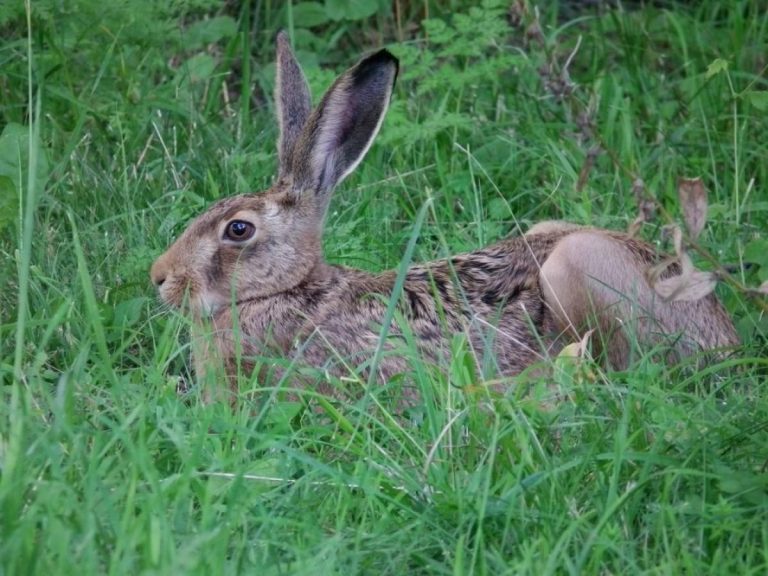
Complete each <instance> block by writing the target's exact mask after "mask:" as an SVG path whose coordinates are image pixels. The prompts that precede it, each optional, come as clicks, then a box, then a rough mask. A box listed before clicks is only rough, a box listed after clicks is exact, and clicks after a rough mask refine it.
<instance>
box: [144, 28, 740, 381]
mask: <svg viewBox="0 0 768 576" xmlns="http://www.w3.org/2000/svg"><path fill="white" fill-rule="evenodd" d="M397 73H398V61H397V59H396V58H395V57H394V56H392V55H391V54H390V53H389V52H387V51H386V50H381V51H379V52H376V53H375V54H372V55H370V56H367V57H365V58H363V59H362V60H360V61H359V62H358V63H357V64H356V65H354V66H353V67H352V68H350V69H349V70H347V71H346V72H344V73H343V74H342V75H341V76H340V77H339V78H338V79H337V80H336V81H335V82H334V83H333V85H332V86H331V87H330V89H329V90H328V91H327V92H326V94H325V95H324V96H323V99H322V101H321V102H320V104H319V105H318V106H317V108H316V109H315V110H314V111H313V110H312V107H311V99H310V95H309V87H308V85H307V82H306V80H305V78H304V75H303V73H302V70H301V68H300V67H299V64H298V62H297V61H296V59H295V57H294V55H293V53H292V51H291V47H290V45H289V42H288V39H287V37H286V35H285V34H284V33H280V34H278V36H277V82H276V91H275V92H276V94H275V100H276V104H277V115H278V121H279V126H280V140H279V144H278V152H279V172H278V175H277V179H276V181H275V183H274V185H273V186H272V187H271V188H270V189H269V190H266V191H265V192H262V193H258V194H245V195H240V196H235V197H232V198H227V199H225V200H221V201H219V202H217V203H215V204H214V205H213V206H211V207H210V208H209V209H208V211H207V212H205V213H204V214H202V215H201V216H199V217H198V218H196V219H195V220H194V221H193V222H192V223H191V224H190V225H189V227H188V228H187V229H186V230H185V231H184V232H183V233H182V235H181V236H180V237H179V238H178V239H177V240H176V242H175V243H174V244H173V245H172V246H171V247H170V248H169V249H168V251H167V252H165V254H163V255H162V256H160V257H159V258H158V259H157V261H156V262H155V263H154V265H153V266H152V271H151V277H152V281H153V282H154V284H155V285H156V286H157V288H158V290H159V292H160V296H161V298H162V299H163V300H164V301H165V302H167V303H169V304H172V305H175V306H181V305H182V304H183V303H185V302H186V303H187V305H188V307H189V309H190V311H191V313H192V317H193V318H194V319H195V323H196V324H193V325H200V324H205V325H207V326H210V327H212V336H211V338H210V340H209V341H207V342H206V343H205V344H204V345H199V346H197V347H196V348H193V355H194V356H195V358H194V360H195V369H196V370H197V371H198V373H205V371H206V370H207V369H208V366H209V363H210V364H212V363H214V362H218V363H222V364H223V365H224V367H225V369H226V370H227V371H228V373H229V374H230V375H231V374H233V373H234V372H236V371H237V369H238V368H237V363H238V361H236V359H237V358H239V359H240V360H239V362H240V364H239V365H240V369H241V370H242V369H243V368H245V370H246V371H247V370H252V369H253V366H254V365H255V364H254V360H253V359H254V358H265V357H270V356H271V357H273V358H274V357H283V358H286V359H290V360H293V361H297V362H300V363H302V364H303V365H308V366H313V367H316V368H320V369H321V370H323V371H327V372H330V373H336V374H344V373H349V372H348V371H349V370H358V371H359V373H360V374H366V375H367V376H368V377H373V378H374V379H377V380H379V381H386V380H387V379H388V378H389V377H391V376H392V375H395V374H397V373H400V372H403V371H404V370H406V368H407V364H406V361H405V360H404V358H403V356H402V355H398V354H397V353H396V351H397V342H396V341H397V340H398V339H400V340H402V339H404V338H406V337H407V338H410V339H412V341H415V342H416V344H417V346H418V348H419V351H420V352H422V353H424V354H425V355H427V357H430V358H434V359H435V360H439V359H440V358H442V357H445V356H447V355H448V354H450V350H451V341H452V339H453V338H454V337H455V335H456V334H463V335H464V336H465V337H466V339H467V342H468V344H469V346H471V349H472V350H473V351H474V352H475V354H476V355H477V356H478V357H480V358H485V359H488V358H490V359H491V361H492V366H493V369H494V370H495V372H496V374H497V375H502V376H509V375H515V374H517V373H519V372H520V371H522V370H523V369H525V368H526V367H528V366H530V365H532V364H534V363H536V362H537V361H539V360H541V359H542V358H546V357H547V356H548V355H551V354H555V353H557V352H558V350H560V349H561V348H562V347H563V345H565V344H567V343H569V342H573V341H576V340H578V339H579V338H580V335H581V334H583V333H584V331H585V329H586V328H587V327H588V326H590V325H591V326H592V327H596V328H599V330H600V332H599V333H600V334H601V336H600V337H596V338H594V339H593V340H594V341H595V343H596V345H597V346H599V347H600V348H601V349H602V352H603V353H604V355H605V357H606V359H607V362H608V363H609V364H610V365H612V366H614V367H623V366H626V364H627V362H628V360H629V355H630V350H631V347H632V344H633V343H639V344H641V345H642V344H647V345H655V344H660V343H662V340H664V342H663V344H664V347H665V348H664V350H665V351H666V350H669V353H668V354H667V356H668V357H669V356H670V355H671V356H674V357H680V356H685V355H690V354H693V353H695V352H697V351H701V350H711V349H718V348H725V347H729V346H733V345H735V344H737V342H738V339H737V336H736V333H735V330H734V327H733V324H732V322H731V320H730V318H729V316H728V315H727V313H726V312H725V310H724V309H723V307H722V306H721V305H720V303H719V302H718V300H717V299H716V298H715V297H714V296H713V295H709V296H706V297H704V298H702V299H700V300H698V301H693V302H688V301H685V302H664V301H662V300H661V299H660V298H658V297H656V295H655V293H654V291H653V289H652V288H651V286H650V285H649V283H648V281H647V280H646V277H645V274H644V271H645V269H647V268H648V266H649V265H650V264H652V263H654V262H656V260H657V254H656V253H655V251H654V249H653V248H652V247H651V246H649V245H648V244H646V243H643V242H642V241H639V240H635V239H632V238H630V237H629V236H627V235H626V234H622V233H619V232H611V231H607V230H600V229H594V228H586V227H580V226H577V225H573V224H567V223H563V222H543V223H540V224H537V225H536V226H534V227H533V228H532V229H530V230H529V231H528V232H527V233H526V234H525V235H522V236H517V237H511V238H507V239H505V240H501V241H500V242H498V243H496V244H493V245H491V246H488V247H485V248H482V249H480V250H477V251H475V252H470V253H468V254H461V255H458V256H453V257H450V258H446V259H444V260H438V261H435V262H429V263H425V264H419V265H414V266H412V267H411V268H410V269H409V270H408V271H407V273H406V275H405V279H404V283H403V285H402V291H401V293H400V294H399V295H397V298H398V317H399V318H401V319H402V318H404V319H405V321H400V322H394V321H393V322H392V323H391V326H389V327H387V330H386V332H387V334H388V336H389V339H388V340H385V342H386V344H385V345H384V346H383V350H384V354H382V355H381V358H380V359H379V361H378V362H377V363H376V366H375V370H376V372H375V373H373V374H372V373H371V372H370V366H369V364H367V362H369V361H370V358H371V354H372V351H373V350H374V349H376V348H377V346H379V342H380V336H381V334H382V322H383V319H384V318H385V317H386V311H387V307H388V303H389V301H390V298H391V297H392V294H393V290H394V287H395V281H396V277H397V273H396V271H388V272H382V273H379V274H372V273H368V272H363V271H360V270H355V269H351V268H347V267H344V266H337V265H331V264H328V263H326V262H325V261H324V260H323V254H322V249H321V244H322V234H323V221H324V219H325V213H326V210H327V207H328V204H329V201H330V198H331V193H332V192H333V190H334V188H335V187H336V186H337V185H338V184H339V183H340V182H341V181H342V180H343V179H344V178H345V177H346V176H347V175H348V174H349V173H350V172H352V170H354V169H355V167H356V166H357V165H358V164H359V163H360V161H361V160H362V159H363V157H364V156H365V153H366V152H367V151H368V148H369V147H370V146H371V143H372V142H373V139H374V137H375V136H376V134H377V133H378V131H379V128H380V127H381V124H382V121H383V119H384V116H385V113H386V111H387V107H388V104H389V100H390V97H391V95H392V89H393V86H394V82H395V79H396V77H397ZM601 343H602V344H601ZM199 375H200V374H198V376H199Z"/></svg>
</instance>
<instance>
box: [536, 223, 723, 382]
mask: <svg viewBox="0 0 768 576" xmlns="http://www.w3.org/2000/svg"><path fill="white" fill-rule="evenodd" d="M629 242H631V241H630V240H629V239H622V238H617V237H616V236H613V235H608V234H605V233H603V232H601V231H599V230H589V229H584V230H577V231H574V232H573V233H571V234H568V235H567V236H565V237H563V239H562V240H560V241H559V242H558V243H557V246H555V248H554V250H553V251H552V253H551V254H550V256H549V257H548V258H547V260H546V261H545V262H544V264H543V265H542V268H541V276H540V285H541V290H542V293H543V295H544V299H545V301H546V303H547V305H548V307H549V308H550V310H551V311H552V313H553V315H554V317H555V320H556V325H557V328H558V329H559V330H560V332H561V333H562V334H563V335H564V336H565V337H566V338H569V339H570V338H574V337H578V336H579V335H580V333H583V331H584V330H586V329H587V328H589V327H592V328H597V334H596V336H595V337H593V338H592V341H593V344H594V345H596V346H597V347H598V348H599V349H601V350H602V351H603V352H604V353H605V354H606V356H607V360H608V362H609V363H610V364H611V365H612V366H613V367H615V368H619V369H620V368H624V367H626V366H627V364H628V363H629V360H630V352H631V350H632V345H633V344H635V343H637V344H640V345H641V346H647V345H653V344H655V343H658V342H659V341H661V340H662V339H663V338H664V337H665V336H667V335H669V336H671V337H672V338H671V342H672V344H673V346H672V348H671V349H670V351H671V352H673V356H676V355H678V354H682V355H687V354H690V353H692V352H694V351H695V350H696V349H698V347H699V346H702V347H705V348H709V347H714V346H715V345H718V343H717V342H712V341H710V340H711V339H709V338H707V337H706V335H705V334H703V333H702V330H701V328H700V327H699V326H697V324H704V325H705V327H706V325H707V323H711V322H712V320H711V319H710V318H709V317H708V316H709V315H710V314H711V312H712V310H714V311H715V312H717V311H718V310H719V311H720V312H722V309H721V308H720V305H719V304H718V303H717V301H716V300H714V298H712V297H710V298H708V299H706V301H703V302H696V303H691V302H678V303H666V302H663V301H661V299H660V298H657V297H656V295H655V293H654V291H653V289H652V288H651V287H650V285H649V284H648V281H647V280H646V278H645V276H644V273H643V269H644V268H645V267H646V266H647V265H648V264H647V262H645V261H644V259H643V258H642V257H641V256H639V255H638V251H637V250H632V249H631V248H630V246H629ZM648 254H650V252H648ZM715 309H717V310H715ZM728 330H731V331H732V326H731V325H730V321H729V320H727V318H726V320H725V323H724V331H726V332H727V331H728ZM704 332H706V329H705V330H704ZM715 340H717V339H715ZM725 344H726V342H722V343H720V344H719V345H725Z"/></svg>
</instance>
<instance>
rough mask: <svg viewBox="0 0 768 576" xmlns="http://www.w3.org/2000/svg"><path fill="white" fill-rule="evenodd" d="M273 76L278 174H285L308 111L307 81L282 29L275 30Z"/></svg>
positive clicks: (309, 109) (309, 106)
mask: <svg viewBox="0 0 768 576" xmlns="http://www.w3.org/2000/svg"><path fill="white" fill-rule="evenodd" d="M276 42H277V79H276V82H275V105H276V106H277V121H278V123H279V125H280V140H279V141H278V144H277V149H278V154H279V160H280V168H279V177H281V178H282V177H284V176H286V175H288V174H289V173H290V171H291V167H292V166H293V158H294V149H295V148H296V142H297V140H298V139H299V136H300V135H301V131H302V129H303V128H304V125H305V124H306V123H307V118H309V113H310V112H311V111H312V98H311V97H310V95H309V85H308V84H307V79H306V78H304V73H303V72H302V71H301V66H299V63H298V61H297V60H296V56H294V55H293V51H292V50H291V43H290V41H289V40H288V35H287V34H286V33H285V31H284V30H281V31H280V32H278V33H277V40H276Z"/></svg>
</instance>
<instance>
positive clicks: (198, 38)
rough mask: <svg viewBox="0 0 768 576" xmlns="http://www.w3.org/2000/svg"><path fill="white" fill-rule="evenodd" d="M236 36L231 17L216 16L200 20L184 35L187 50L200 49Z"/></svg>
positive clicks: (235, 28) (234, 23)
mask: <svg viewBox="0 0 768 576" xmlns="http://www.w3.org/2000/svg"><path fill="white" fill-rule="evenodd" d="M235 34H237V22H235V20H234V18H232V17H231V16H216V17H215V18H209V19H208V20H202V21H200V22H197V23H195V24H193V25H192V26H190V27H189V29H188V30H187V31H186V33H185V34H184V44H185V47H186V48H187V49H195V48H202V47H203V46H205V45H206V44H213V43H214V42H218V41H219V40H222V39H229V38H232V37H233V36H234V35H235Z"/></svg>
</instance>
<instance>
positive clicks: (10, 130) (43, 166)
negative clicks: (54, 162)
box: [0, 122, 48, 229]
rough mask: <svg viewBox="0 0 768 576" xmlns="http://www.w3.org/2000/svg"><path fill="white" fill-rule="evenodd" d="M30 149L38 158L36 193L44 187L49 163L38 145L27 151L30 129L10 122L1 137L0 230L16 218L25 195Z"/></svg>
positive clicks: (28, 148)
mask: <svg viewBox="0 0 768 576" xmlns="http://www.w3.org/2000/svg"><path fill="white" fill-rule="evenodd" d="M30 148H32V149H33V150H34V152H35V153H36V154H37V178H36V179H35V186H36V187H37V190H38V192H40V191H42V189H43V186H45V180H46V177H47V175H48V162H47V161H46V158H45V153H44V150H43V148H42V147H41V146H40V145H39V143H35V144H34V145H33V146H32V147H30V142H29V128H28V127H27V126H23V125H21V124H15V123H13V122H11V123H10V124H8V125H6V127H5V128H4V129H3V133H2V134H0V210H1V211H2V212H1V213H0V229H2V228H3V227H4V226H6V225H8V224H9V223H10V222H13V221H14V220H15V218H16V210H17V209H18V202H19V197H20V196H21V195H22V194H24V193H25V192H26V187H27V170H28V167H29V152H30Z"/></svg>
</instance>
